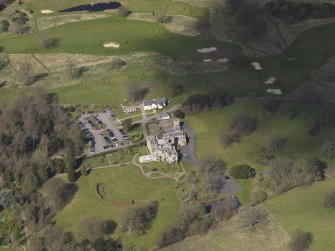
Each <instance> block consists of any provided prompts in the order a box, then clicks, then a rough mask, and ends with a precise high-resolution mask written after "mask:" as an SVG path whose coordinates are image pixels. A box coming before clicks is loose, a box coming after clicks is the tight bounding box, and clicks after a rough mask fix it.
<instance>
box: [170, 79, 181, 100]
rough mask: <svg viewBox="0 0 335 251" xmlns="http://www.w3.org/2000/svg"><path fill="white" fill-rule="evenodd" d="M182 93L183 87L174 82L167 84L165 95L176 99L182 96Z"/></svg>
mask: <svg viewBox="0 0 335 251" xmlns="http://www.w3.org/2000/svg"><path fill="white" fill-rule="evenodd" d="M183 91H184V86H183V85H181V84H177V83H175V82H170V83H169V84H167V93H168V94H169V95H170V96H171V97H177V96H178V95H180V94H182V93H183Z"/></svg>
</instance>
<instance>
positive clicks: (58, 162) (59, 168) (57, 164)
mask: <svg viewBox="0 0 335 251" xmlns="http://www.w3.org/2000/svg"><path fill="white" fill-rule="evenodd" d="M52 165H53V168H54V169H55V171H56V172H57V173H63V172H64V170H65V163H64V160H62V159H53V160H52Z"/></svg>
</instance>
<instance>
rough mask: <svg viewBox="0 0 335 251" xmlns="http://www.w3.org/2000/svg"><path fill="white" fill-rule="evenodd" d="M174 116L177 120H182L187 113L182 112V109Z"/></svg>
mask: <svg viewBox="0 0 335 251" xmlns="http://www.w3.org/2000/svg"><path fill="white" fill-rule="evenodd" d="M173 115H174V116H175V117H176V118H180V119H183V118H185V113H184V112H183V111H182V110H180V109H178V110H176V111H175V112H174V113H173Z"/></svg>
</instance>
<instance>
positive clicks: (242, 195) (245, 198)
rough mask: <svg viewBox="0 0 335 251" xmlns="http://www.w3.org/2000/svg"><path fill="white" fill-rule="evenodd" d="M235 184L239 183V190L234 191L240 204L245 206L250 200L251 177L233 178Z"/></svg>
mask: <svg viewBox="0 0 335 251" xmlns="http://www.w3.org/2000/svg"><path fill="white" fill-rule="evenodd" d="M235 181H236V183H237V184H239V185H240V191H238V192H237V193H236V196H237V197H238V199H239V201H240V202H241V204H242V206H247V205H248V204H249V202H250V198H251V193H252V182H253V180H252V179H247V180H235Z"/></svg>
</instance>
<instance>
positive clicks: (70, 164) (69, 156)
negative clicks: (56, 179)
mask: <svg viewBox="0 0 335 251" xmlns="http://www.w3.org/2000/svg"><path fill="white" fill-rule="evenodd" d="M74 152H75V150H74V145H73V143H71V144H70V145H69V146H68V147H67V149H66V153H65V159H64V162H65V168H66V172H67V178H68V180H69V181H70V182H75V181H76V173H75V168H76V158H75V156H74Z"/></svg>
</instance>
